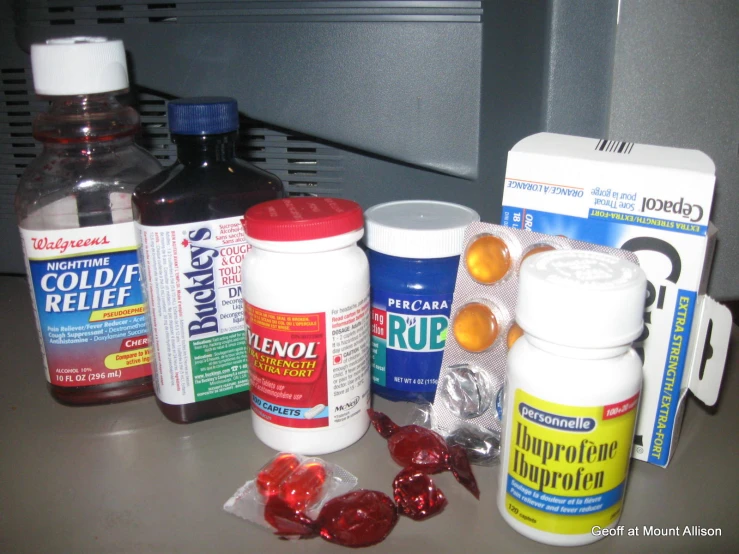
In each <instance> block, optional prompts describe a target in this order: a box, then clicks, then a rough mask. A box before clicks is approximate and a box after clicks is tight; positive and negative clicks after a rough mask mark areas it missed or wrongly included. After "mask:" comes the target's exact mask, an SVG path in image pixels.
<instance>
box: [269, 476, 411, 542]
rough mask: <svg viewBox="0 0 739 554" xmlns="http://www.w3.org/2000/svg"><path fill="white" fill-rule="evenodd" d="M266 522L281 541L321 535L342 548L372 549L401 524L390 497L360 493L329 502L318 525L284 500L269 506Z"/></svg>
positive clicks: (345, 495)
mask: <svg viewBox="0 0 739 554" xmlns="http://www.w3.org/2000/svg"><path fill="white" fill-rule="evenodd" d="M264 518H265V519H266V520H267V522H268V523H269V524H270V525H271V526H272V527H274V528H275V529H276V534H277V535H280V536H281V537H285V538H287V537H299V538H303V539H308V538H312V537H315V536H318V535H320V536H321V537H323V538H324V539H325V540H327V541H329V542H332V543H334V544H339V545H341V546H349V547H353V548H358V547H362V546H371V545H373V544H377V543H379V542H381V541H382V540H384V539H385V537H387V536H388V535H389V534H390V531H392V530H393V527H395V524H396V523H397V522H398V512H397V509H396V507H395V504H393V501H392V500H391V499H390V497H388V496H387V495H386V494H383V493H381V492H377V491H368V490H358V491H352V492H349V493H347V494H344V495H342V496H338V497H336V498H334V499H332V500H329V501H328V502H327V503H326V505H325V506H324V507H323V509H321V512H320V514H319V515H318V517H317V518H316V520H315V521H313V520H311V519H310V518H309V517H307V516H306V515H305V514H304V513H302V512H300V511H296V510H294V509H292V508H291V507H290V506H288V505H287V504H286V503H285V502H284V501H283V500H282V499H281V498H279V497H272V498H270V500H269V502H267V507H266V508H265V511H264Z"/></svg>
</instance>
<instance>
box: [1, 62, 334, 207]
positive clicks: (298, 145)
mask: <svg viewBox="0 0 739 554" xmlns="http://www.w3.org/2000/svg"><path fill="white" fill-rule="evenodd" d="M0 77H1V79H0V81H1V82H0V215H3V216H9V215H11V214H12V210H13V198H14V196H15V191H16V188H17V187H18V179H19V178H20V176H21V174H22V173H23V171H24V170H25V168H26V166H27V165H28V164H29V163H30V162H31V160H33V159H34V158H35V157H36V155H37V154H38V153H39V152H40V150H41V147H40V146H39V144H38V143H37V142H36V141H34V139H33V136H32V128H31V124H32V122H33V119H34V117H35V116H36V114H38V113H40V112H43V111H46V109H47V108H48V102H46V101H42V100H39V99H38V98H37V97H36V95H35V94H34V92H33V82H32V78H31V70H30V68H28V67H25V68H4V69H0ZM132 103H133V104H134V105H135V106H136V107H137V109H138V110H139V113H140V114H141V135H140V136H139V138H138V143H139V144H140V145H141V146H143V147H144V148H146V149H147V150H148V151H149V152H151V153H152V154H153V155H154V156H155V157H156V158H157V159H158V160H159V162H160V163H161V164H162V165H164V166H167V165H170V164H172V163H174V161H175V159H176V158H177V150H176V147H175V145H174V144H172V142H171V141H170V138H169V129H168V127H167V101H166V100H165V99H164V98H163V97H161V96H159V95H157V94H156V93H155V92H153V91H139V93H138V94H137V95H136V97H135V98H134V99H133V100H132ZM241 128H242V129H243V131H242V134H241V136H240V137H239V144H238V146H237V149H238V155H239V157H241V158H243V159H246V160H249V161H251V162H252V163H254V164H255V165H257V166H259V167H261V168H262V169H264V170H266V171H269V172H271V173H274V174H275V175H277V176H279V177H280V178H281V179H282V181H283V183H284V184H285V186H286V188H287V190H288V192H289V193H290V194H291V195H306V194H308V195H311V196H341V188H342V186H341V185H342V180H343V166H342V160H343V155H342V153H341V151H339V150H336V149H335V148H331V147H329V146H325V145H322V144H319V143H317V142H315V141H314V140H312V139H310V138H309V137H303V136H295V135H291V134H288V133H286V132H282V131H278V130H275V129H270V128H268V127H266V126H265V125H264V124H263V123H260V122H254V121H250V120H247V119H244V120H243V121H242V125H241Z"/></svg>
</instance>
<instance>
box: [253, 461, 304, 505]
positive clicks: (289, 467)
mask: <svg viewBox="0 0 739 554" xmlns="http://www.w3.org/2000/svg"><path fill="white" fill-rule="evenodd" d="M299 465H300V459H299V458H298V457H297V456H296V455H295V454H289V453H283V454H278V455H277V456H275V457H274V459H273V460H272V461H271V462H269V463H268V464H267V465H266V466H264V467H263V468H262V469H260V470H259V473H257V478H256V484H257V491H258V492H259V494H261V495H262V496H264V497H265V498H269V497H270V496H274V495H276V494H277V493H279V492H280V485H281V484H282V482H283V481H284V480H285V479H286V478H287V476H288V475H290V474H291V473H292V472H293V470H294V469H295V468H296V467H298V466H299Z"/></svg>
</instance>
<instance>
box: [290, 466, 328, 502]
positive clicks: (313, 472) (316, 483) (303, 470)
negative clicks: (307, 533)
mask: <svg viewBox="0 0 739 554" xmlns="http://www.w3.org/2000/svg"><path fill="white" fill-rule="evenodd" d="M327 477H328V476H327V474H326V467H325V466H324V465H323V464H322V463H321V462H320V461H318V460H308V461H305V462H303V463H302V464H301V465H300V467H298V468H297V469H296V470H295V471H293V472H292V473H291V474H290V475H289V476H288V478H287V479H285V480H284V481H283V482H282V485H280V498H282V499H283V500H284V501H285V502H287V504H288V505H289V506H290V507H291V508H293V509H294V510H300V511H305V510H307V509H308V508H310V507H311V506H313V505H314V504H315V503H316V502H318V501H319V500H320V499H321V495H322V494H323V485H324V483H325V482H326V479H327Z"/></svg>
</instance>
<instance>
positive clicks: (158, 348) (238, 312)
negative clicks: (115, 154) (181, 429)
mask: <svg viewBox="0 0 739 554" xmlns="http://www.w3.org/2000/svg"><path fill="white" fill-rule="evenodd" d="M168 115H169V128H170V131H171V133H172V140H173V141H174V142H175V143H176V144H177V162H176V163H175V164H174V165H172V166H171V167H169V168H167V169H165V170H164V171H162V172H161V173H160V174H159V175H156V176H155V177H153V178H151V179H148V180H147V181H145V182H143V183H141V185H140V186H139V187H138V188H137V189H136V192H135V194H134V199H133V201H134V212H135V214H136V221H137V227H138V230H139V240H140V242H141V247H140V251H139V259H140V261H141V267H142V277H143V279H144V289H145V292H146V296H147V306H148V309H149V311H150V321H149V323H150V326H149V331H150V338H151V341H152V353H153V356H152V360H153V367H154V388H155V392H156V395H157V403H158V404H159V407H160V409H161V410H162V412H163V413H164V415H165V416H166V417H167V418H168V419H169V420H171V421H174V422H176V423H190V422H193V421H199V420H202V419H207V418H211V417H216V416H220V415H224V414H228V413H231V412H236V411H239V410H244V409H246V408H248V407H249V375H248V370H247V366H246V348H245V346H244V345H245V338H244V308H243V303H242V300H241V264H242V261H243V260H244V256H246V255H247V253H248V252H249V250H250V246H249V245H248V244H247V243H246V235H245V234H244V229H243V227H242V223H241V220H242V218H243V216H244V212H245V211H246V209H247V208H250V207H251V206H253V205H255V204H258V203H260V202H263V201H265V200H273V199H278V198H282V197H283V196H284V195H285V192H284V188H283V185H282V182H281V181H280V179H279V178H277V177H275V176H274V175H272V174H270V173H267V172H265V171H262V170H261V169H259V168H257V167H256V166H253V165H252V164H250V163H248V162H245V161H243V160H240V159H238V158H236V142H237V139H238V128H239V114H238V107H237V104H236V100H234V99H232V98H222V97H208V98H190V99H181V100H174V101H172V102H170V103H169V107H168Z"/></svg>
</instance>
